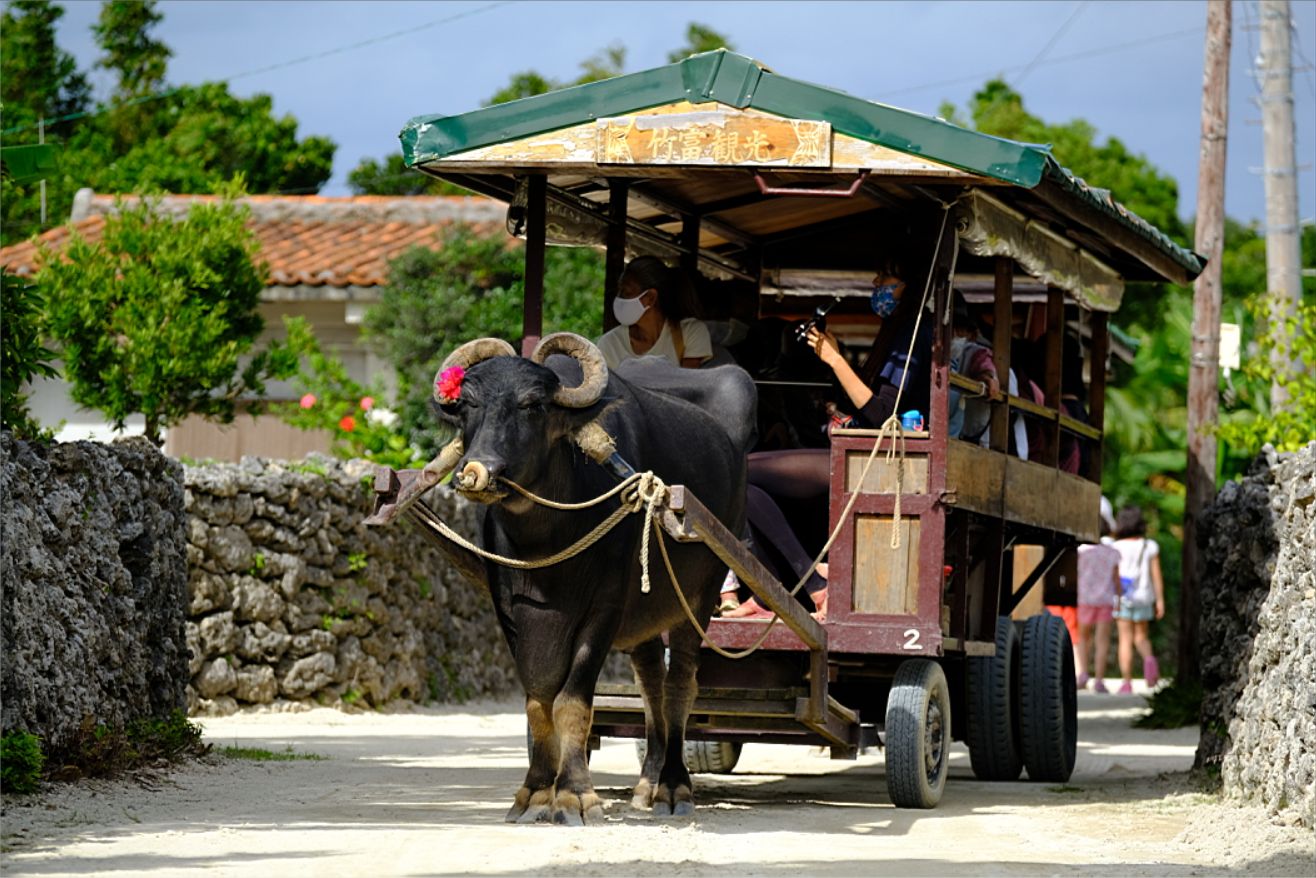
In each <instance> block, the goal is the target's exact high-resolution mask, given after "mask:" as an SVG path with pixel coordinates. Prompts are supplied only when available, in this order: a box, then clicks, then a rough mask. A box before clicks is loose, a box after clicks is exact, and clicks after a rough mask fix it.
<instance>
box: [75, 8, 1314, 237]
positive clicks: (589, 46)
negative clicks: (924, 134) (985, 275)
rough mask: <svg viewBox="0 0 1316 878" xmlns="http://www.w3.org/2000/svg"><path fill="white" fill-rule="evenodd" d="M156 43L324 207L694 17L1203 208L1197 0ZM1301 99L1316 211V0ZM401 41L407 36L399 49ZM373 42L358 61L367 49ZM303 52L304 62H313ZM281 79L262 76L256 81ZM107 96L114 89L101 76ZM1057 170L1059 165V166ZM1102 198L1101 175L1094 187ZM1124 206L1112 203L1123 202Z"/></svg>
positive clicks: (231, 21) (558, 13) (254, 33)
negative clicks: (442, 137)
mask: <svg viewBox="0 0 1316 878" xmlns="http://www.w3.org/2000/svg"><path fill="white" fill-rule="evenodd" d="M63 5H64V7H65V9H66V15H65V17H64V19H63V21H62V22H61V23H60V32H59V40H60V45H61V46H62V47H63V48H64V49H66V50H67V51H70V52H72V53H73V54H74V56H75V57H76V58H77V59H78V61H79V63H80V65H81V66H83V67H84V68H86V67H90V65H91V63H92V62H93V61H94V59H95V57H96V54H97V50H96V47H95V44H94V42H93V39H92V36H91V33H90V30H89V26H90V25H91V24H92V23H93V22H94V21H95V19H96V16H97V15H98V13H99V9H100V4H99V3H98V2H90V0H79V2H66V3H64V4H63ZM160 9H161V11H162V12H163V13H164V16H165V18H164V21H163V22H162V24H161V25H160V27H159V28H157V30H156V36H157V38H159V39H161V40H163V41H164V42H165V43H166V44H167V45H169V46H170V47H171V48H172V49H173V51H174V58H173V59H172V60H171V62H170V66H169V74H168V80H169V82H171V83H175V84H177V83H193V82H200V81H205V80H220V79H228V80H230V81H231V84H232V88H233V90H234V91H235V92H236V93H238V94H241V95H249V94H253V93H256V92H264V93H267V94H270V95H272V96H273V98H274V105H275V108H276V111H277V112H279V113H291V114H292V115H294V116H295V117H296V118H297V119H298V121H299V123H300V128H299V131H300V132H301V133H302V134H322V135H326V136H328V137H330V138H331V139H332V140H333V141H334V142H335V143H337V144H338V151H337V153H336V157H335V163H334V176H333V178H332V180H331V181H330V183H329V184H328V185H327V186H326V187H325V189H324V190H323V193H324V194H326V195H344V194H348V190H347V187H346V184H345V180H346V176H347V173H348V171H350V170H351V169H352V168H353V167H354V166H355V165H356V163H357V162H358V161H359V160H360V159H361V158H362V157H364V156H374V157H382V156H384V155H386V154H387V153H389V152H394V151H396V150H397V132H398V130H399V129H400V128H401V127H402V125H403V123H404V122H406V120H407V119H409V118H410V117H412V116H417V115H425V114H431V113H459V112H464V111H466V110H470V109H475V108H476V107H479V106H480V105H481V104H482V103H483V101H484V100H485V99H486V98H487V97H488V96H489V95H491V94H493V93H494V92H495V91H497V90H498V89H499V88H501V87H502V86H503V85H505V84H506V83H507V81H508V79H509V77H510V75H511V74H512V73H514V72H517V71H521V70H531V69H533V70H536V71H538V72H540V73H542V74H544V75H546V76H549V77H552V78H556V79H562V80H565V79H570V78H572V77H574V76H575V75H577V73H578V72H579V64H580V62H581V61H583V60H584V59H586V58H588V57H590V56H592V55H594V54H596V53H598V52H599V51H600V50H601V49H603V48H604V47H606V46H609V45H613V44H618V43H620V44H621V45H624V46H625V47H626V50H627V55H626V61H627V63H626V69H627V70H628V71H636V70H643V69H646V68H649V67H653V66H657V65H660V64H663V63H666V56H667V53H668V52H669V51H671V50H673V49H675V48H676V47H678V46H680V45H682V44H683V43H684V32H685V27H686V24H687V23H688V22H691V21H698V22H700V23H702V24H706V25H708V26H710V27H712V28H714V29H715V30H717V31H719V32H720V33H723V34H725V35H726V36H727V37H728V38H729V39H730V40H731V42H732V44H733V46H734V47H735V48H736V49H737V50H738V51H740V52H742V53H743V54H746V55H750V56H752V57H754V58H757V59H758V60H760V61H762V62H763V63H765V64H767V65H768V66H769V67H771V68H773V69H774V70H775V71H776V72H778V73H781V74H783V75H786V76H790V77H794V78H797V79H804V80H808V81H811V82H816V83H820V84H824V85H828V86H831V87H834V88H840V89H843V90H845V91H847V92H849V93H851V94H854V95H858V96H860V97H864V98H868V99H872V100H878V101H883V102H885V103H889V104H893V105H896V106H901V107H905V108H908V109H911V110H917V111H920V112H926V113H934V112H935V111H936V110H937V108H938V106H939V105H940V104H941V102H942V101H943V100H949V101H951V102H953V103H954V104H956V105H957V106H961V107H963V106H964V105H965V104H966V103H967V101H968V99H969V97H970V96H971V95H972V94H973V92H974V90H975V89H977V88H978V87H979V86H981V84H982V83H983V82H984V81H985V80H986V79H988V78H989V77H991V76H993V75H997V74H1004V76H1005V77H1006V79H1007V81H1008V82H1010V83H1011V84H1012V85H1014V86H1015V87H1016V88H1017V89H1018V90H1019V91H1020V92H1021V93H1022V94H1023V95H1024V102H1025V106H1026V107H1027V108H1028V109H1029V110H1030V111H1031V112H1033V113H1035V114H1037V115H1039V116H1041V117H1042V118H1044V119H1046V120H1048V121H1052V122H1059V121H1065V120H1068V119H1072V118H1075V117H1081V118H1084V119H1086V120H1088V121H1089V122H1090V123H1092V124H1093V125H1094V126H1095V127H1096V128H1097V130H1098V132H1099V137H1100V138H1102V139H1104V138H1105V137H1108V136H1113V137H1116V138H1119V139H1120V140H1122V141H1123V142H1124V143H1125V144H1126V145H1127V146H1128V147H1129V148H1130V149H1132V150H1133V151H1134V152H1137V153H1142V154H1144V155H1146V156H1147V158H1148V159H1150V160H1151V161H1152V162H1153V163H1154V164H1155V165H1157V166H1158V167H1160V168H1161V169H1163V170H1165V171H1167V172H1169V173H1170V174H1171V175H1173V176H1174V177H1175V178H1176V179H1177V180H1178V182H1179V193H1180V195H1179V213H1180V214H1181V215H1183V216H1191V215H1192V214H1193V213H1194V212H1195V209H1196V208H1195V204H1196V201H1195V199H1196V188H1197V155H1198V145H1199V134H1200V118H1201V90H1202V57H1203V45H1204V35H1205V22H1206V6H1205V3H1204V2H1197V0H1169V2H1120V0H1089V2H1083V0H1033V2H1009V3H1007V2H987V0H979V2H896V0H891V2H814V3H807V4H806V3H801V2H772V3H765V2H729V3H728V2H697V3H694V2H664V3H650V2H620V0H614V2H450V3H428V2H372V3H364V2H349V0H340V2H314V0H302V2H260V3H255V2H242V0H224V2H206V0H189V2H164V3H162V4H161V6H160ZM1293 10H1294V17H1295V23H1296V31H1295V34H1296V39H1295V57H1294V64H1295V66H1298V67H1302V66H1307V67H1308V68H1309V69H1308V70H1307V71H1306V72H1298V73H1295V78H1294V95H1295V106H1296V114H1297V146H1298V164H1299V166H1305V168H1303V170H1302V171H1300V174H1299V178H1298V179H1299V188H1300V194H1299V202H1300V210H1301V216H1302V217H1303V218H1310V217H1312V215H1313V212H1314V211H1316V184H1314V183H1313V180H1314V179H1316V177H1313V172H1312V165H1313V164H1314V163H1316V143H1314V141H1316V120H1314V118H1313V117H1314V116H1316V82H1314V79H1313V77H1316V73H1313V72H1312V71H1311V70H1310V63H1308V62H1306V61H1305V60H1304V59H1303V57H1301V56H1300V55H1299V54H1298V52H1301V53H1303V54H1305V57H1306V58H1312V57H1316V2H1313V0H1294V2H1293ZM1257 21H1258V13H1257V4H1256V2H1255V0H1236V2H1234V37H1233V53H1232V58H1231V71H1230V79H1231V82H1230V126H1229V147H1228V155H1229V167H1228V171H1227V175H1226V204H1225V209H1226V212H1227V213H1228V214H1229V215H1230V216H1233V217H1235V218H1238V219H1242V220H1250V219H1256V220H1260V219H1262V218H1263V217H1264V215H1265V205H1264V199H1263V192H1262V180H1261V177H1260V175H1259V174H1257V173H1255V170H1256V169H1259V168H1260V167H1261V165H1262V143H1261V126H1260V122H1259V120H1260V111H1259V109H1258V107H1257V104H1256V103H1255V98H1256V97H1257V95H1258V89H1257V84H1256V79H1255V78H1254V73H1255V71H1254V67H1253V59H1255V57H1256V55H1257V48H1258V43H1259V34H1258V33H1257V30H1256V24H1257ZM394 35H397V36H394ZM359 43H366V45H361V46H358V47H355V48H353V46H355V45H356V44H359ZM300 59H307V60H300ZM268 67H274V68H275V69H271V70H264V71H263V72H256V71H261V70H262V69H263V68H268ZM92 79H93V84H94V85H95V87H96V89H97V94H98V95H101V94H105V93H106V92H107V91H108V88H109V85H110V83H109V82H108V80H107V79H106V78H105V76H104V74H99V75H97V76H93V78H92ZM1059 158H1060V160H1061V162H1062V163H1063V161H1064V156H1059ZM1092 182H1094V183H1096V184H1098V185H1100V184H1101V183H1102V181H1100V180H1096V181H1092ZM1118 195H1119V193H1116V196H1117V197H1118Z"/></svg>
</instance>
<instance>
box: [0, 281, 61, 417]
mask: <svg viewBox="0 0 1316 878" xmlns="http://www.w3.org/2000/svg"><path fill="white" fill-rule="evenodd" d="M44 309H45V301H44V299H43V298H42V296H41V291H40V290H39V289H37V287H36V285H35V284H31V283H28V282H27V281H25V280H23V279H22V278H20V277H18V276H17V275H12V274H9V273H7V272H5V273H0V423H3V425H4V428H5V429H6V430H11V431H13V434H14V435H15V436H17V437H18V438H19V439H34V438H37V437H38V436H39V435H40V432H41V428H40V425H39V424H37V423H36V421H34V420H33V419H32V416H31V414H30V413H29V412H28V410H27V394H25V393H23V387H24V386H25V385H26V384H27V383H28V382H29V381H31V380H32V379H33V378H35V377H37V376H38V375H40V376H44V377H47V378H53V377H55V376H56V375H58V374H59V372H58V371H57V370H56V369H55V367H54V366H52V365H51V361H52V360H54V359H55V357H56V356H57V355H56V353H55V352H54V351H52V350H50V349H48V348H46V347H45V346H44V345H43V344H42V336H43V335H44V332H45V315H44Z"/></svg>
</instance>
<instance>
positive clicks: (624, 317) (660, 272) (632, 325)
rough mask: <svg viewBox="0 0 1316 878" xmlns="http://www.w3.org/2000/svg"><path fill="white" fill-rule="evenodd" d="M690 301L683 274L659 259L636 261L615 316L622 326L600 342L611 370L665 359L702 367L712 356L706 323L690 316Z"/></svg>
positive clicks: (622, 285)
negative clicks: (640, 361) (645, 359)
mask: <svg viewBox="0 0 1316 878" xmlns="http://www.w3.org/2000/svg"><path fill="white" fill-rule="evenodd" d="M690 299H691V294H690V290H689V284H688V281H687V280H686V277H685V274H684V272H682V271H681V269H679V268H671V267H669V266H668V265H667V264H666V263H664V262H663V261H662V260H661V259H658V258H657V257H654V256H638V257H636V258H635V259H632V260H631V262H630V264H629V265H627V266H626V270H625V271H624V272H622V275H621V280H620V282H619V283H618V284H617V298H615V299H613V300H612V315H613V316H614V317H616V318H617V323H618V324H620V325H618V326H616V327H613V328H612V329H610V330H608V331H607V332H605V333H604V334H603V336H602V337H601V338H599V340H598V347H599V351H600V352H602V354H603V359H604V360H605V361H607V364H608V368H610V369H615V368H617V366H618V364H620V363H622V362H623V361H625V360H629V359H632V358H634V357H662V358H664V359H666V360H668V361H669V362H671V363H673V364H674V365H677V366H685V367H687V368H691V369H694V368H697V367H698V366H700V365H701V364H703V362H704V361H705V360H707V359H708V358H709V357H711V356H712V355H713V342H712V338H711V337H710V336H709V334H708V327H707V326H705V325H704V322H703V321H702V320H697V319H695V318H694V317H692V316H689V315H688V314H687V313H686V312H687V310H688V303H689V301H690Z"/></svg>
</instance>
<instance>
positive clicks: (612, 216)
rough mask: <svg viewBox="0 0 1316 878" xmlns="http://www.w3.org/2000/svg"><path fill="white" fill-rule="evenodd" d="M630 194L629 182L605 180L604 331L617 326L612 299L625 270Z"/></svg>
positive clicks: (618, 179)
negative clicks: (605, 258)
mask: <svg viewBox="0 0 1316 878" xmlns="http://www.w3.org/2000/svg"><path fill="white" fill-rule="evenodd" d="M630 191H631V182H630V180H626V179H622V178H617V177H614V178H612V179H610V180H609V181H608V254H607V261H606V262H605V263H604V268H603V330H604V332H606V331H608V330H609V329H612V328H613V327H614V326H616V325H617V317H616V315H615V314H613V313H612V300H613V299H615V298H617V293H618V286H619V284H620V283H621V275H622V272H623V271H625V270H626V216H627V213H626V206H627V204H628V201H629V198H630Z"/></svg>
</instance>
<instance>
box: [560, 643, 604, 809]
mask: <svg viewBox="0 0 1316 878" xmlns="http://www.w3.org/2000/svg"><path fill="white" fill-rule="evenodd" d="M606 657H607V650H606V649H604V650H602V651H600V650H596V649H593V648H591V647H588V646H583V645H582V646H579V647H578V648H577V650H576V657H575V661H574V662H573V663H572V668H571V673H570V674H569V675H568V676H567V682H566V685H565V686H563V687H562V691H561V692H559V693H558V696H557V698H555V699H554V700H553V728H554V730H555V731H556V732H557V739H558V744H559V747H560V755H559V763H558V771H557V781H556V791H555V794H554V797H553V822H554V823H563V824H566V825H568V826H579V825H581V824H582V823H598V822H602V820H603V800H602V799H600V798H599V796H598V794H597V793H595V792H594V784H593V782H592V781H591V780H590V775H589V730H590V726H591V724H592V721H593V719H594V684H595V683H596V682H598V679H599V672H600V671H602V670H603V660H604V659H605V658H606Z"/></svg>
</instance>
